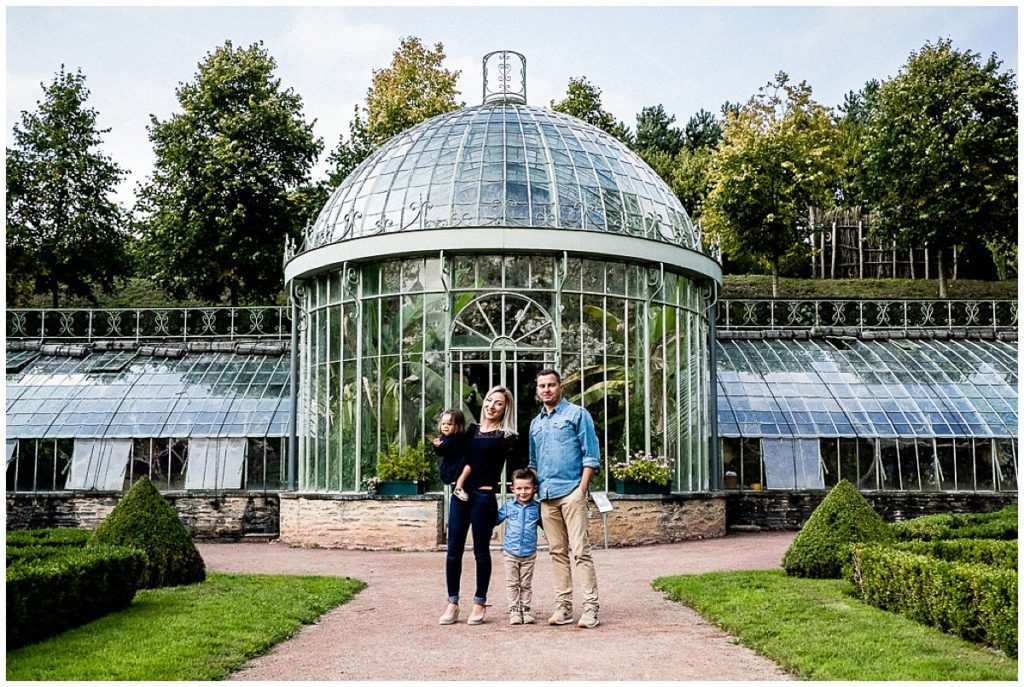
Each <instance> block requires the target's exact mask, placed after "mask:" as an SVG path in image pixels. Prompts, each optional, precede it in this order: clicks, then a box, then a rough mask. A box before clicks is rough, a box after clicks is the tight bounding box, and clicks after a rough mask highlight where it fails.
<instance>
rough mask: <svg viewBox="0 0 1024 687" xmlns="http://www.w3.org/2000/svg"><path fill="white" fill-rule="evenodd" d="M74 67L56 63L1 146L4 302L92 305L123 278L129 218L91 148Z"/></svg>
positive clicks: (81, 81)
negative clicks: (41, 297)
mask: <svg viewBox="0 0 1024 687" xmlns="http://www.w3.org/2000/svg"><path fill="white" fill-rule="evenodd" d="M88 98H89V90H88V89H87V88H86V86H85V76H84V75H83V74H82V72H81V71H77V72H75V73H73V74H71V73H68V72H66V71H64V67H63V65H62V66H61V68H60V71H59V72H58V73H57V75H56V76H55V77H54V80H53V82H52V83H51V84H50V85H49V86H44V87H43V99H42V100H41V101H39V102H37V106H38V107H37V110H36V111H35V112H22V113H21V122H20V124H15V125H14V141H15V145H14V147H13V148H8V149H7V168H6V171H7V303H8V305H12V304H18V303H21V302H23V301H24V299H25V298H27V297H28V296H29V295H31V293H43V294H49V295H50V297H51V303H52V305H53V307H55V308H56V307H59V305H60V295H61V292H62V291H63V292H65V293H66V294H67V295H70V296H80V297H84V298H87V299H88V300H89V301H90V302H92V303H94V304H95V303H96V294H95V289H96V288H97V287H99V288H101V289H102V290H103V291H107V292H110V291H112V290H113V289H114V285H115V280H117V279H118V278H120V277H123V276H125V275H127V273H128V271H129V269H130V266H131V263H130V260H129V256H128V252H127V242H128V236H129V230H130V226H131V219H130V217H129V214H128V213H127V212H126V211H125V210H124V209H123V208H122V207H121V206H119V205H118V204H117V203H115V202H114V201H113V200H111V198H110V196H111V194H112V193H113V192H114V189H115V187H116V185H117V184H118V182H120V181H121V179H122V177H123V176H124V172H123V171H122V170H121V168H120V167H118V166H117V164H115V163H114V162H113V161H112V160H111V159H110V158H109V157H107V156H106V155H104V154H103V153H102V152H100V151H99V150H98V148H99V146H100V144H101V142H102V134H105V133H107V132H108V131H109V129H97V128H96V118H97V113H96V110H94V109H92V108H89V107H87V106H86V100H88Z"/></svg>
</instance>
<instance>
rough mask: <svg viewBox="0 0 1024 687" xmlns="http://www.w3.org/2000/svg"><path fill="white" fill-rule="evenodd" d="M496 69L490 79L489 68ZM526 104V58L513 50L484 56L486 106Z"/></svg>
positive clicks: (498, 51) (499, 51) (497, 51)
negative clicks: (494, 104) (488, 104)
mask: <svg viewBox="0 0 1024 687" xmlns="http://www.w3.org/2000/svg"><path fill="white" fill-rule="evenodd" d="M489 66H490V67H491V68H493V69H494V72H495V73H494V75H493V79H491V78H488V72H489V70H488V67H489ZM487 103H518V104H520V105H525V104H526V57H524V56H523V55H522V54H520V53H517V52H514V51H512V50H496V51H494V52H489V53H487V54H486V55H484V104H485V105H486V104H487Z"/></svg>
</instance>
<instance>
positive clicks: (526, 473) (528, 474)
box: [512, 468, 537, 486]
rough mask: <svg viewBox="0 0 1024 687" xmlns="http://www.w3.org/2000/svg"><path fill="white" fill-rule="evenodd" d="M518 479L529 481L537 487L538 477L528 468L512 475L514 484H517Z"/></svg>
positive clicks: (520, 469)
mask: <svg viewBox="0 0 1024 687" xmlns="http://www.w3.org/2000/svg"><path fill="white" fill-rule="evenodd" d="M517 479H528V480H530V482H532V483H533V485H534V486H537V475H535V474H533V470H527V469H526V468H519V469H518V470H516V471H515V472H513V473H512V483H513V484H515V481H516V480H517Z"/></svg>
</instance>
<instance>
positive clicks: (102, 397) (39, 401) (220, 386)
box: [6, 351, 290, 439]
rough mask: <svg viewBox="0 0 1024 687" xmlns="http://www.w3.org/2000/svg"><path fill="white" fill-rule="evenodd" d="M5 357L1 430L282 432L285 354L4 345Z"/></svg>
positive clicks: (22, 433)
mask: <svg viewBox="0 0 1024 687" xmlns="http://www.w3.org/2000/svg"><path fill="white" fill-rule="evenodd" d="M26 354H30V355H31V356H38V357H34V358H33V359H31V360H30V361H29V362H28V363H27V364H25V363H24V358H25V357H26ZM6 362H7V369H8V375H7V438H8V439H31V438H62V437H108V438H117V437H123V438H131V437H134V438H142V437H265V436H272V437H277V436H285V435H286V434H287V429H288V415H289V410H290V403H289V399H288V391H289V374H288V356H266V355H241V354H236V353H208V352H204V353H189V354H187V355H185V356H184V357H182V358H179V359H176V360H174V359H168V358H156V357H149V356H142V355H137V354H136V352H135V351H109V352H101V353H92V354H90V355H88V356H86V357H84V358H69V357H64V356H48V355H38V354H36V353H30V352H28V351H13V352H11V351H8V353H7V361H6ZM12 362H17V363H18V364H19V365H23V367H22V368H21V370H20V371H19V372H15V373H13V374H12V373H11V370H12Z"/></svg>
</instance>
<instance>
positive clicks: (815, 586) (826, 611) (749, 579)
mask: <svg viewBox="0 0 1024 687" xmlns="http://www.w3.org/2000/svg"><path fill="white" fill-rule="evenodd" d="M654 588H655V589H658V590H661V591H664V592H665V593H666V594H667V596H668V597H669V598H671V599H673V600H676V601H681V602H683V603H685V604H686V605H688V606H691V607H693V608H694V609H695V610H696V611H697V612H699V613H700V614H701V615H703V616H704V617H705V618H707V619H708V620H710V621H711V622H713V623H714V624H715V625H718V626H719V627H721V628H723V629H724V630H726V631H727V632H729V633H730V634H732V635H733V636H735V637H737V638H738V639H739V641H740V642H741V643H743V644H744V645H746V646H749V647H750V648H752V649H753V650H754V651H756V652H757V653H759V654H761V655H763V656H766V657H768V658H769V659H771V660H772V661H774V662H775V663H776V664H778V665H779V666H780V667H782V668H783V669H784V670H786V671H787V672H789V673H791V674H793V675H795V676H797V677H799V678H802V679H806V680H926V681H932V680H1016V679H1017V661H1016V660H1014V659H1011V658H1007V657H1006V656H1005V655H1003V654H1001V653H998V652H995V651H991V650H988V649H986V648H982V647H978V646H976V645H974V644H971V643H970V642H966V641H964V640H962V639H958V638H957V637H953V636H950V635H946V634H943V633H942V632H940V631H939V630H936V629H934V628H930V627H926V626H924V625H921V624H919V623H916V622H914V621H912V620H907V619H906V618H903V617H901V616H899V615H896V614H894V613H889V612H886V611H882V610H880V609H877V608H874V607H872V606H869V605H867V604H864V603H862V602H860V601H858V600H857V599H856V598H854V597H853V596H851V595H850V593H851V592H852V589H853V587H852V585H851V584H850V583H848V582H846V581H845V580H811V579H802V578H793V577H788V576H787V575H786V574H785V572H783V571H782V570H772V571H756V572H728V573H710V574H706V575H679V576H674V577H662V578H659V579H657V580H655V581H654Z"/></svg>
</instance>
